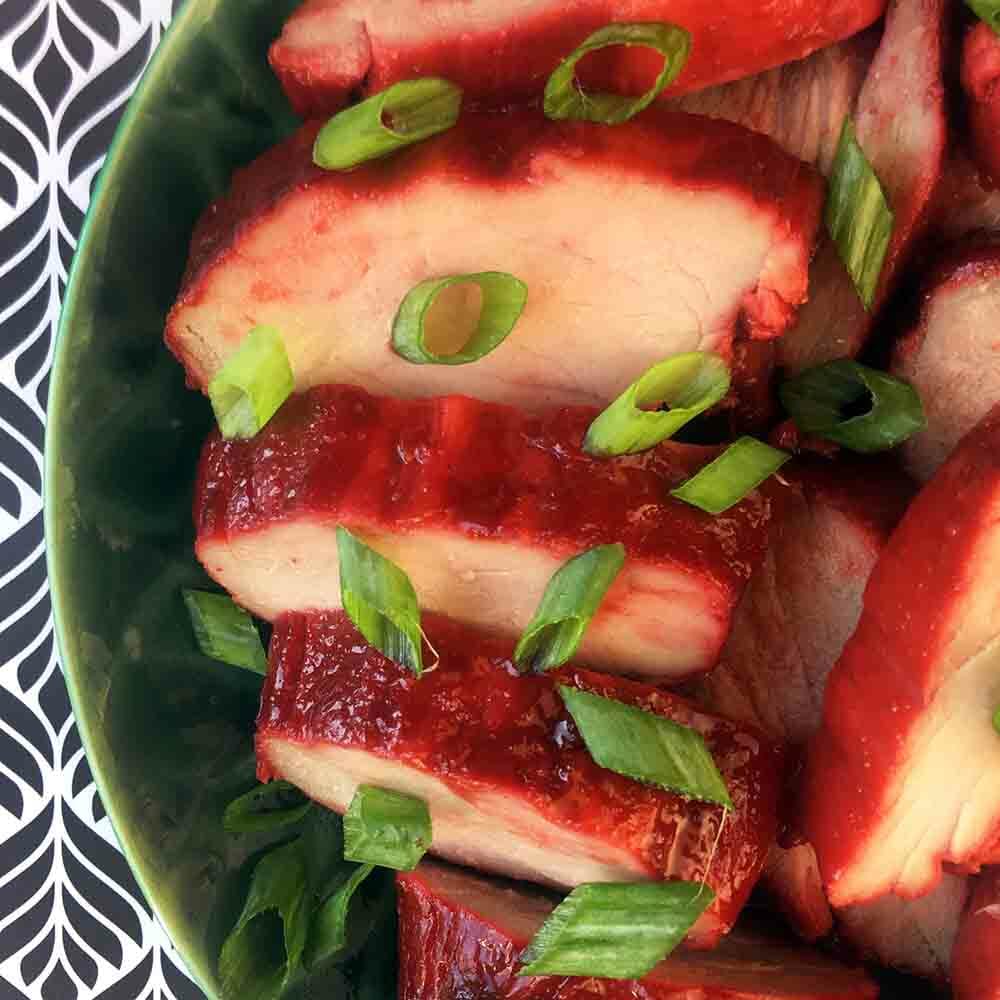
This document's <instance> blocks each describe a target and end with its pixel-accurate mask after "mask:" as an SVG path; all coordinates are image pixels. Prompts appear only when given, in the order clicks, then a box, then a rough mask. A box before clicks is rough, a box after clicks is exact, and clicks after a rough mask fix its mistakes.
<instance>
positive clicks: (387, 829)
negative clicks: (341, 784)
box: [344, 785, 431, 871]
mask: <svg viewBox="0 0 1000 1000" xmlns="http://www.w3.org/2000/svg"><path fill="white" fill-rule="evenodd" d="M430 846H431V815H430V813H429V812H428V810H427V804H426V803H425V802H423V801H422V800H421V799H415V798H413V797H412V796H411V795H404V794H403V793H402V792H393V791H389V790H388V789H385V788H375V787H374V786H373V785H360V786H359V787H358V790H357V791H356V792H355V793H354V798H353V799H351V805H350V807H349V808H348V810H347V812H346V813H345V814H344V857H345V858H347V860H348V861H363V862H366V863H369V864H374V865H382V866H383V867H384V868H395V869H396V870H397V871H411V870H412V869H414V868H416V867H417V864H418V863H419V861H420V859H421V858H422V857H423V856H424V854H426V853H427V848H429V847H430Z"/></svg>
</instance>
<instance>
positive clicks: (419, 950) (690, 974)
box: [396, 862, 878, 1000]
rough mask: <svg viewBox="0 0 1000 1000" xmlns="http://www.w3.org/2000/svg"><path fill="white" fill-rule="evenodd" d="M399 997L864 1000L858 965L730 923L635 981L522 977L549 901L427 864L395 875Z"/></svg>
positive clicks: (868, 987) (865, 986)
mask: <svg viewBox="0 0 1000 1000" xmlns="http://www.w3.org/2000/svg"><path fill="white" fill-rule="evenodd" d="M396 886H397V890H398V891H397V898H398V906H399V974H400V986H399V1000H464V998H466V997H469V996H476V997H481V998H483V1000H508V998H509V1000H668V998H671V1000H779V998H780V1000H868V998H874V997H875V996H877V995H878V990H877V989H876V987H875V985H874V983H872V982H871V981H870V980H869V979H868V978H867V977H866V976H865V974H864V972H863V971H861V970H860V969H851V968H847V967H846V966H843V965H840V964H838V963H836V962H834V961H832V960H831V959H829V958H827V957H825V956H824V955H821V954H820V953H819V952H815V951H811V950H808V949H804V948H796V947H793V946H790V945H788V944H787V943H779V942H777V941H775V940H774V939H773V938H771V937H769V936H768V935H766V934H764V933H761V932H758V931H754V930H751V929H744V928H741V927H737V928H736V930H734V931H733V933H732V934H730V935H729V936H728V937H727V938H725V939H724V940H723V942H722V943H721V944H720V945H719V947H718V948H716V949H715V950H714V951H710V952H705V951H692V950H690V949H685V948H683V947H681V948H679V949H678V950H676V951H675V952H674V953H673V954H672V955H671V956H670V957H669V958H667V959H666V960H665V961H663V962H661V963H660V964H659V965H658V966H657V967H656V968H655V969H654V970H653V971H652V972H650V973H649V974H648V975H647V976H646V977H645V978H644V979H642V980H641V981H639V982H636V981H631V982H629V981H620V980H601V979H583V978H568V977H567V978H561V977H558V976H530V977H519V976H518V975H517V970H518V969H519V968H520V964H521V963H520V962H519V958H518V956H519V955H520V953H521V951H522V950H523V949H524V948H525V946H526V945H527V944H528V942H529V941H531V939H532V938H533V937H534V935H535V933H536V932H537V931H538V928H539V927H540V926H541V924H542V922H543V921H544V920H545V918H546V917H547V916H548V915H549V913H550V912H551V910H552V908H553V906H554V905H555V901H554V900H553V899H552V898H551V897H549V896H547V895H545V894H543V893H540V892H537V891H533V890H530V889H527V888H525V887H523V886H514V885H511V884H509V883H503V882H496V881H491V880H487V879H484V878H482V877H480V876H477V875H473V874H472V873H470V872H466V871H461V870H459V869H456V868H448V867H445V866H443V865H439V864H434V863H433V862H424V863H422V864H421V865H420V866H419V867H418V868H417V869H416V870H415V871H413V872H404V873H400V874H399V875H398V876H397V878H396Z"/></svg>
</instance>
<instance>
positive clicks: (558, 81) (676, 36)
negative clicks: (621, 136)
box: [544, 21, 691, 125]
mask: <svg viewBox="0 0 1000 1000" xmlns="http://www.w3.org/2000/svg"><path fill="white" fill-rule="evenodd" d="M612 45H627V46H631V45H641V46H643V47H645V48H648V49H655V50H656V51H657V52H659V53H660V55H662V56H663V69H662V70H661V71H660V75H659V76H657V78H656V81H655V82H654V84H653V86H652V87H651V88H650V89H649V90H647V91H646V93H645V94H643V95H642V96H641V97H623V96H622V95H620V94H602V93H596V94H588V93H586V92H585V91H584V90H583V88H582V87H581V86H580V84H579V82H578V81H577V79H576V65H577V63H578V62H579V61H580V60H581V59H582V58H583V57H584V56H585V55H587V54H588V53H589V52H596V51H597V50H598V49H605V48H608V47H609V46H612ZM690 51H691V36H690V35H689V34H688V33H687V32H686V31H685V30H684V29H683V28H679V27H677V25H675V24H666V23H663V22H656V21H650V22H640V23H636V24H609V25H607V26H606V27H604V28H600V29H599V30H597V31H595V32H594V33H593V34H592V35H591V36H590V37H589V38H587V39H586V41H584V43H583V44H582V45H581V46H580V47H579V48H577V49H574V50H573V52H571V53H570V54H569V55H568V56H567V57H566V58H565V59H564V60H563V61H562V62H561V63H560V64H559V65H558V66H557V67H556V69H555V71H554V72H553V74H552V76H550V77H549V80H548V83H546V85H545V105H544V106H545V114H546V115H547V116H548V117H549V118H555V119H562V118H575V119H579V120H580V121H587V122H599V123H601V124H603V125H621V124H622V122H627V121H628V120H629V119H630V118H634V117H635V116H636V115H637V114H639V112H640V111H642V110H644V109H645V108H647V107H649V105H650V104H652V103H653V101H655V100H656V98H657V97H659V95H660V94H661V93H662V92H663V91H664V90H665V89H666V88H667V87H669V86H670V84H672V83H673V82H674V80H676V79H677V76H678V74H679V73H680V71H681V70H682V69H683V68H684V64H685V63H686V62H687V58H688V54H689V53H690Z"/></svg>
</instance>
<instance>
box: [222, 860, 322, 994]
mask: <svg viewBox="0 0 1000 1000" xmlns="http://www.w3.org/2000/svg"><path fill="white" fill-rule="evenodd" d="M308 909H309V907H308V894H307V892H306V870H305V864H304V862H303V859H302V852H301V851H300V849H299V845H298V842H297V841H292V842H291V843H290V844H285V845H284V846H283V847H279V848H277V849H276V850H273V851H271V852H270V853H269V854H265V855H264V857H263V858H261V860H260V861H258V862H257V867H256V868H254V872H253V878H252V879H251V882H250V890H249V892H248V894H247V899H246V903H245V904H244V906H243V912H242V913H241V914H240V918H239V920H238V921H237V922H236V926H235V927H234V928H233V930H232V932H231V933H230V935H229V937H227V938H226V941H225V944H223V946H222V954H221V955H220V957H219V979H220V981H221V983H222V995H223V997H225V998H226V1000H272V998H273V997H276V996H277V995H278V994H279V993H280V991H281V990H282V989H283V988H284V986H285V985H286V984H287V983H288V981H289V979H290V978H291V977H292V975H293V974H294V973H295V971H296V970H297V969H298V967H299V963H300V962H301V959H302V951H303V949H304V948H305V944H306V935H307V934H308V930H309V913H308ZM275 917H276V918H277V920H278V921H279V922H280V931H279V930H278V928H277V927H276V926H275V922H274V918H275Z"/></svg>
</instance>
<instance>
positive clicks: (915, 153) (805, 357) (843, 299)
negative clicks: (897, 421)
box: [777, 0, 949, 373]
mask: <svg viewBox="0 0 1000 1000" xmlns="http://www.w3.org/2000/svg"><path fill="white" fill-rule="evenodd" d="M948 9H949V8H948V4H947V3H946V2H945V0H892V2H891V3H890V4H889V9H888V11H887V13H886V20H885V31H884V32H883V34H882V40H881V42H880V44H879V48H878V51H877V52H876V54H875V58H874V60H873V61H872V64H871V66H870V68H869V70H868V76H867V78H866V79H865V83H864V86H863V87H862V89H861V93H860V95H859V96H858V102H857V108H856V110H855V113H854V123H855V127H856V132H857V137H858V142H859V143H860V145H861V148H862V149H863V150H864V151H865V154H866V156H867V157H868V159H869V161H870V162H871V164H872V166H873V167H874V169H875V172H876V174H877V175H878V178H879V181H880V182H881V184H882V187H883V189H884V191H885V195H886V198H887V200H888V202H889V207H890V208H891V209H892V211H893V216H894V225H893V231H892V238H891V239H890V241H889V248H888V251H887V253H886V258H885V263H884V264H883V267H882V272H881V276H880V279H879V285H878V289H877V291H876V296H875V302H874V304H873V310H874V311H876V312H877V310H878V309H879V308H880V307H881V306H882V305H883V304H884V303H885V302H886V300H887V299H888V297H889V295H890V293H891V292H892V290H893V288H894V287H895V285H896V282H897V279H898V277H899V275H900V274H901V273H902V270H903V267H904V266H905V264H906V261H907V259H908V257H909V254H910V250H911V248H912V245H913V243H914V240H915V239H916V238H917V237H918V236H919V234H920V232H921V229H922V228H923V226H924V223H925V221H926V216H927V215H928V212H929V208H930V205H931V204H932V199H933V196H934V191H935V188H936V187H937V184H938V181H939V179H940V177H941V169H942V164H943V161H944V154H945V146H946V139H947V115H946V108H945V90H944V82H943V78H942V48H943V36H944V22H945V14H946V11H947V10H948ZM873 315H874V313H873V312H868V311H867V310H866V309H865V307H864V306H863V305H862V302H861V299H860V298H859V297H858V294H857V292H856V291H855V289H854V285H853V283H852V281H851V279H850V277H849V275H848V273H847V270H846V268H845V267H844V265H843V264H842V263H841V260H840V256H839V254H838V252H837V249H836V247H835V246H834V244H833V242H832V240H830V239H829V238H827V239H824V240H823V241H822V242H821V244H820V247H819V249H818V250H817V252H816V257H815V258H814V260H813V262H812V267H811V269H810V273H809V302H808V304H807V305H806V306H805V307H804V308H803V309H802V310H801V312H800V313H799V315H798V319H797V322H796V323H795V325H794V327H793V328H792V329H790V330H789V331H788V334H787V336H785V337H784V338H782V340H781V341H780V342H779V343H778V345H777V351H778V356H779V363H780V364H781V365H782V366H783V367H784V368H786V369H787V370H788V371H790V372H793V373H794V372H800V371H802V370H803V369H806V368H810V367H812V366H813V365H818V364H822V363H823V362H824V361H831V360H833V359H835V358H840V357H844V356H847V355H850V356H853V355H855V354H857V353H858V352H859V351H860V350H861V348H862V347H863V346H864V344H865V342H866V340H867V338H868V336H869V334H870V332H871V330H872V323H873Z"/></svg>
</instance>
